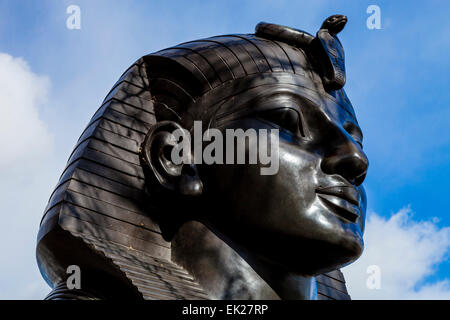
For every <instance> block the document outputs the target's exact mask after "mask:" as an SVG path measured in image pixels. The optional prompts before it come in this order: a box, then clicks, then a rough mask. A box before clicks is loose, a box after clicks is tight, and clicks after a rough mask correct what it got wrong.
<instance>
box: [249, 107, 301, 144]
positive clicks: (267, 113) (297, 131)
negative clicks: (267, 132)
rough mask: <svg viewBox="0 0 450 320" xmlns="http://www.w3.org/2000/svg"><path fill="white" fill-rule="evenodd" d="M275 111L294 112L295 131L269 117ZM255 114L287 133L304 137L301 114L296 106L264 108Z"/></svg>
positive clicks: (274, 114)
mask: <svg viewBox="0 0 450 320" xmlns="http://www.w3.org/2000/svg"><path fill="white" fill-rule="evenodd" d="M277 112H295V114H296V116H297V119H296V120H297V123H296V129H295V132H293V131H292V130H290V129H289V128H287V127H286V126H285V125H283V124H282V123H278V121H277V120H275V119H273V118H272V119H271V117H274V116H276V113H277ZM256 116H257V117H258V118H260V119H262V120H265V121H269V122H270V123H272V124H274V125H276V126H277V127H279V128H280V129H281V130H283V131H287V132H289V133H291V134H293V135H295V136H299V137H302V138H305V124H304V119H303V115H302V113H301V112H300V111H299V110H297V109H296V108H293V107H280V108H274V109H268V110H265V111H261V112H258V113H257V114H256Z"/></svg>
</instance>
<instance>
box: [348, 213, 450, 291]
mask: <svg viewBox="0 0 450 320" xmlns="http://www.w3.org/2000/svg"><path fill="white" fill-rule="evenodd" d="M436 223H437V220H436V219H433V220H432V221H422V222H416V221H414V220H413V219H412V213H411V210H410V209H409V208H404V209H402V210H400V211H399V212H397V213H395V214H394V215H392V216H391V217H390V218H388V219H386V218H383V217H381V216H379V215H377V214H376V213H372V214H370V215H369V217H368V221H367V226H366V234H365V246H366V247H365V251H364V253H363V255H362V257H361V258H360V259H359V260H358V261H357V262H355V263H354V264H352V265H350V266H348V267H346V268H344V269H343V272H344V274H345V277H346V281H347V286H348V290H349V293H350V295H351V296H352V298H353V299H450V280H449V279H443V280H441V281H439V282H436V283H428V282H426V278H427V277H428V276H430V275H433V274H434V273H435V272H436V268H437V266H438V265H439V264H440V263H442V262H444V261H445V260H446V259H447V254H448V252H449V251H450V227H444V228H439V227H438V225H437V224H436ZM371 265H376V266H378V267H379V270H380V272H381V273H380V276H381V278H380V285H381V286H380V288H379V289H369V288H368V286H367V285H366V282H367V280H368V278H369V276H370V274H368V273H367V268H368V267H369V266H371Z"/></svg>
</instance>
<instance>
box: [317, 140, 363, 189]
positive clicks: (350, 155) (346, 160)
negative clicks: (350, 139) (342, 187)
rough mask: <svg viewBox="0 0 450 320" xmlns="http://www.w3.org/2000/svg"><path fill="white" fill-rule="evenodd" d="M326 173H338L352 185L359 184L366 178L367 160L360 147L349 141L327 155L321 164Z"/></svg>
mask: <svg viewBox="0 0 450 320" xmlns="http://www.w3.org/2000/svg"><path fill="white" fill-rule="evenodd" d="M321 167H322V171H323V172H324V173H326V174H338V175H340V176H342V177H344V178H345V179H346V180H347V181H348V182H350V183H351V184H353V185H356V186H359V185H360V184H362V183H363V181H364V179H365V178H366V173H367V168H368V167H369V160H368V159H367V156H366V155H365V153H364V152H363V151H362V150H361V148H360V147H359V146H357V145H355V144H353V143H349V144H348V145H346V146H345V147H343V148H340V149H338V150H336V151H335V152H334V153H333V154H331V155H329V156H327V157H326V158H325V159H324V160H323V161H322V164H321Z"/></svg>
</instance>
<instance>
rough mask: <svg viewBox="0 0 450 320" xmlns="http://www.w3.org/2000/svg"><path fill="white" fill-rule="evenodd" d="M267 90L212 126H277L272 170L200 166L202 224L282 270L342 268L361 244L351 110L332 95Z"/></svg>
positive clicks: (357, 146)
mask: <svg viewBox="0 0 450 320" xmlns="http://www.w3.org/2000/svg"><path fill="white" fill-rule="evenodd" d="M266 92H267V94H266V95H265V96H264V97H263V98H262V99H258V100H257V101H254V102H251V103H250V104H248V105H246V106H241V107H242V108H244V109H245V110H248V112H247V114H244V115H243V114H240V115H239V116H236V117H231V118H230V117H227V118H226V119H225V120H223V121H219V122H218V123H217V124H216V127H217V128H219V129H220V130H222V131H225V130H226V129H236V128H241V129H243V130H247V129H255V130H256V132H260V129H266V130H267V131H270V130H273V129H278V130H279V159H278V160H279V164H278V172H276V173H275V174H273V175H262V174H261V167H267V165H261V164H253V165H251V164H220V165H219V164H213V165H203V166H201V167H200V172H201V175H202V176H203V181H205V193H206V196H207V198H208V199H210V201H209V202H208V209H207V211H208V212H207V214H206V215H205V217H206V218H205V219H206V221H205V222H206V223H207V224H208V225H209V226H210V227H211V228H212V229H213V230H215V231H216V232H217V233H218V234H220V235H221V236H222V237H224V238H226V239H228V240H229V243H231V244H232V245H234V246H236V247H239V248H240V249H241V250H240V251H244V252H249V253H252V254H256V255H257V256H258V257H259V258H261V259H264V260H266V261H268V262H270V263H273V264H277V265H279V266H281V267H283V268H286V269H288V270H289V271H293V272H298V273H300V274H304V275H315V274H319V273H323V272H327V271H330V270H334V269H336V268H339V267H342V266H343V265H345V264H348V263H350V262H352V261H354V260H355V259H357V258H358V257H359V256H360V255H361V253H362V250H363V236H362V235H363V228H364V219H365V210H366V197H365V193H364V189H363V187H362V185H361V183H362V182H363V180H364V178H365V174H366V171H367V167H368V160H367V158H366V156H365V154H364V152H363V151H362V134H361V130H360V128H359V126H358V124H357V121H356V119H355V116H354V113H353V112H352V110H349V109H348V108H345V107H344V106H342V105H340V104H338V103H337V102H336V100H335V99H332V98H331V97H330V98H326V99H324V98H323V97H319V96H316V98H317V99H308V98H305V97H304V95H302V94H300V93H299V92H298V91H297V90H295V89H286V88H281V89H278V90H272V91H270V90H266ZM272 134H276V133H273V132H272ZM272 138H274V137H273V136H272ZM269 141H270V140H268V141H267V143H269ZM267 147H268V148H269V149H270V146H267ZM249 148H251V146H250V145H249V144H247V145H246V156H247V158H246V159H248V156H249V153H250V151H251V150H249Z"/></svg>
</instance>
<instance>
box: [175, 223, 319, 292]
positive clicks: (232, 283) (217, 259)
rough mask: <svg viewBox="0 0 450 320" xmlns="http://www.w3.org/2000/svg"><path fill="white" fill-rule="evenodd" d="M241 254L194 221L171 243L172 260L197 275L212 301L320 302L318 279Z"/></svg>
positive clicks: (248, 254) (186, 225) (183, 228)
mask: <svg viewBox="0 0 450 320" xmlns="http://www.w3.org/2000/svg"><path fill="white" fill-rule="evenodd" d="M239 252H240V253H241V254H240V255H239V254H238V253H237V252H236V250H234V249H233V248H232V247H231V246H229V245H228V244H227V243H226V242H225V241H223V240H222V239H221V238H219V237H218V236H217V235H216V234H214V233H213V232H212V231H211V230H209V229H208V228H207V227H206V226H204V225H203V224H201V223H199V222H194V221H191V222H188V223H185V224H184V225H183V226H182V227H181V228H180V229H179V230H178V232H177V234H176V235H175V237H174V239H173V240H172V261H173V262H175V263H177V264H178V265H180V266H182V267H183V268H185V269H186V270H187V271H188V272H189V273H190V274H191V275H192V276H194V277H195V279H196V280H197V281H198V282H199V283H200V285H201V286H202V287H203V288H204V290H205V291H206V292H207V294H208V295H209V296H210V298H211V299H226V300H236V299H242V300H247V299H250V300H251V299H261V300H264V299H271V300H278V299H290V300H315V299H317V289H316V279H315V277H306V276H302V275H299V274H295V273H292V272H287V271H285V270H282V269H281V268H279V267H276V266H273V265H270V264H269V263H267V262H265V261H262V260H261V259H259V258H257V257H255V256H253V255H251V254H250V253H246V252H245V251H244V250H239Z"/></svg>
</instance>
